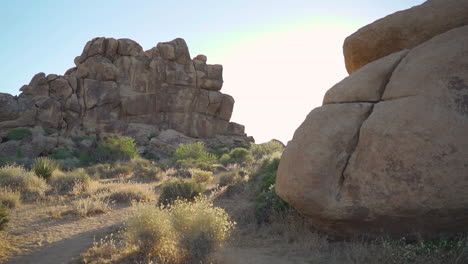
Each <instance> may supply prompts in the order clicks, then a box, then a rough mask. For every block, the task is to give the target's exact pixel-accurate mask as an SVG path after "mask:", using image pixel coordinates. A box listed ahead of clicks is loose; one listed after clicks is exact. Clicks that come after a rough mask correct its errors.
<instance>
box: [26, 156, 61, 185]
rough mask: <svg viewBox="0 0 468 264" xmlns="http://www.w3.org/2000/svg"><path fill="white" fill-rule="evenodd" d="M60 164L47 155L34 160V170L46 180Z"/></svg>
mask: <svg viewBox="0 0 468 264" xmlns="http://www.w3.org/2000/svg"><path fill="white" fill-rule="evenodd" d="M58 167H59V165H58V163H57V162H55V161H54V160H52V159H49V158H47V157H40V158H37V159H35V160H34V163H33V164H32V170H33V171H34V173H35V174H36V175H37V176H39V177H41V178H42V179H44V180H46V181H47V180H49V179H50V177H52V174H53V173H54V171H56V170H57V169H58Z"/></svg>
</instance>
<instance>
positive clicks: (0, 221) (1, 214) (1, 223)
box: [0, 204, 10, 231]
mask: <svg viewBox="0 0 468 264" xmlns="http://www.w3.org/2000/svg"><path fill="white" fill-rule="evenodd" d="M9 217H10V212H9V210H8V207H6V206H4V205H3V204H0V231H2V230H5V229H6V227H7V225H8V222H9V221H10V218H9Z"/></svg>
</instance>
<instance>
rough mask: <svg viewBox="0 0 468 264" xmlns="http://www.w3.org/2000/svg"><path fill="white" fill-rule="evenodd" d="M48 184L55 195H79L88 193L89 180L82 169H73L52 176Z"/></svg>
mask: <svg viewBox="0 0 468 264" xmlns="http://www.w3.org/2000/svg"><path fill="white" fill-rule="evenodd" d="M49 183H50V185H51V186H52V188H53V189H54V190H55V191H56V192H57V193H61V194H65V193H69V194H80V193H84V192H87V191H88V189H89V187H90V184H91V178H90V177H89V175H88V174H87V173H86V171H85V170H84V169H75V170H73V171H70V172H58V173H56V174H54V176H53V177H52V178H51V179H50V182H49Z"/></svg>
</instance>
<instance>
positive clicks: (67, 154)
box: [51, 148, 74, 160]
mask: <svg viewBox="0 0 468 264" xmlns="http://www.w3.org/2000/svg"><path fill="white" fill-rule="evenodd" d="M51 157H52V158H53V159H56V160H64V159H71V158H73V157H74V154H73V151H71V150H69V149H66V148H58V149H56V150H55V151H54V152H53V153H52V155H51Z"/></svg>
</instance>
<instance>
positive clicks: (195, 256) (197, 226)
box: [169, 197, 235, 263]
mask: <svg viewBox="0 0 468 264" xmlns="http://www.w3.org/2000/svg"><path fill="white" fill-rule="evenodd" d="M169 210H170V213H171V216H172V225H173V226H174V229H175V230H176V231H177V232H178V234H179V239H180V242H179V247H180V248H181V249H182V252H183V256H184V263H205V262H207V260H208V258H209V257H210V255H211V254H212V253H213V252H215V251H216V250H218V249H220V248H221V247H222V246H223V244H224V242H225V241H226V240H227V239H228V238H229V235H230V230H231V229H232V228H233V227H234V225H235V223H234V222H231V221H229V215H228V214H227V213H226V212H225V211H224V210H223V209H221V208H218V207H214V206H213V204H212V203H211V202H210V201H208V199H206V198H203V197H198V198H196V199H195V202H193V203H187V202H185V201H176V202H175V204H174V205H173V206H172V207H171V208H170V209H169Z"/></svg>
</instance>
